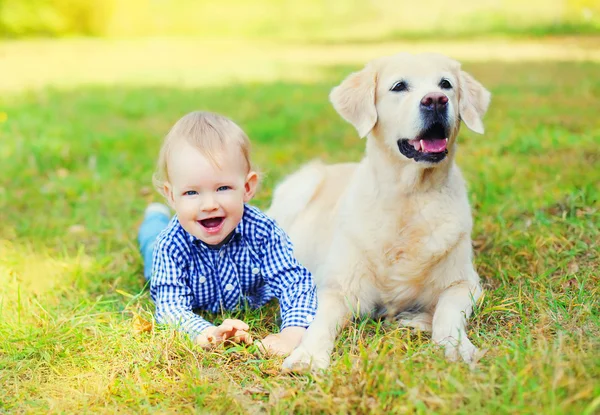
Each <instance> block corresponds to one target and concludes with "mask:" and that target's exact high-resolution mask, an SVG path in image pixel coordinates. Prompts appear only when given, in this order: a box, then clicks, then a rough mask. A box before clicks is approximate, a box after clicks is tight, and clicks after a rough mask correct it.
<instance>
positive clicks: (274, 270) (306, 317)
mask: <svg viewBox="0 0 600 415" xmlns="http://www.w3.org/2000/svg"><path fill="white" fill-rule="evenodd" d="M261 271H262V275H263V277H264V278H265V280H266V282H267V283H268V284H269V286H270V287H271V289H272V290H273V293H274V294H275V296H276V297H277V298H278V299H279V305H280V307H281V320H282V324H281V332H280V333H279V334H278V335H271V336H268V337H267V338H266V339H264V342H263V343H264V344H265V346H266V347H267V348H268V349H270V351H272V352H274V353H278V354H287V353H289V352H291V351H292V350H293V349H294V348H295V347H296V346H297V345H298V344H299V343H300V340H301V338H302V335H303V334H304V331H306V328H307V327H308V326H309V325H310V323H311V322H312V320H313V318H314V315H315V313H316V310H317V296H316V288H315V284H314V282H313V279H312V275H311V274H310V272H309V271H308V270H307V269H306V268H304V267H303V266H302V265H301V264H300V263H299V262H298V260H297V259H296V257H295V256H294V251H293V247H292V243H291V241H290V239H289V237H288V236H287V234H286V233H285V232H284V231H283V230H281V229H280V228H278V227H275V228H274V229H273V233H272V235H271V238H270V240H269V241H268V243H267V246H266V249H265V255H264V257H263V261H262V266H261Z"/></svg>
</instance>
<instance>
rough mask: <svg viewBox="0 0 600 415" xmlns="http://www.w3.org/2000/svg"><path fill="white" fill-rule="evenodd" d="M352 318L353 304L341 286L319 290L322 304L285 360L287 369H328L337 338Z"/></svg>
mask: <svg viewBox="0 0 600 415" xmlns="http://www.w3.org/2000/svg"><path fill="white" fill-rule="evenodd" d="M349 318H350V308H349V307H348V304H347V302H346V301H345V298H344V297H343V295H342V292H341V290H340V289H339V288H336V289H332V288H325V287H324V288H323V289H322V290H321V292H320V293H319V308H318V309H317V314H316V316H315V320H314V321H313V322H312V323H311V325H310V327H309V328H308V330H306V333H304V336H303V338H302V342H301V343H300V345H299V346H298V347H297V348H296V349H295V350H294V351H293V352H292V354H291V355H290V356H289V357H288V358H287V359H285V360H284V362H283V370H284V371H295V372H303V371H306V370H307V369H313V370H314V369H326V368H327V367H328V366H329V360H330V356H331V352H332V351H333V346H334V344H335V339H336V337H337V334H338V332H339V330H340V329H341V327H342V326H343V325H345V324H346V322H347V321H348V320H349Z"/></svg>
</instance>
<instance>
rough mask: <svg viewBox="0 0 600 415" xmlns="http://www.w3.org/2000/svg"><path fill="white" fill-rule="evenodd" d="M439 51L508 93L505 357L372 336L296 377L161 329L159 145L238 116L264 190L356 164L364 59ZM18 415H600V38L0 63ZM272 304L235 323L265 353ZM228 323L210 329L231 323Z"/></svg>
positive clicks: (493, 215)
mask: <svg viewBox="0 0 600 415" xmlns="http://www.w3.org/2000/svg"><path fill="white" fill-rule="evenodd" d="M400 50H412V51H417V50H436V51H439V52H442V53H446V54H448V55H451V56H453V57H455V58H458V59H460V60H462V61H463V68H464V69H465V70H467V71H469V72H470V73H472V74H473V75H474V76H475V77H476V78H477V79H479V80H480V81H481V82H482V83H483V84H484V85H485V86H487V87H488V88H489V89H490V90H491V91H492V94H493V100H492V105H491V107H490V110H489V112H488V114H487V116H486V118H485V124H486V134H485V136H477V135H475V134H471V133H470V132H468V131H467V130H466V128H465V129H463V130H462V133H461V136H460V138H459V143H461V144H460V149H459V155H458V163H459V165H460V166H461V168H462V170H463V172H464V175H465V178H466V179H467V181H468V182H469V187H470V200H471V202H472V207H473V213H474V219H475V228H474V233H473V239H474V246H475V251H476V259H475V262H476V266H477V269H478V270H479V273H480V275H481V277H482V280H483V283H484V286H485V288H486V295H485V297H484V298H483V300H482V301H481V302H480V304H479V305H478V307H477V309H476V312H475V314H474V316H473V317H472V319H471V321H470V326H469V336H470V338H471V339H472V341H473V343H474V344H475V345H477V346H478V347H480V348H484V349H487V350H488V352H487V354H486V355H485V356H484V358H483V359H482V360H481V361H480V362H479V364H478V365H477V367H475V368H474V369H470V368H468V367H467V366H466V365H462V364H450V363H447V362H446V361H445V360H444V359H443V354H442V353H441V352H440V351H439V350H438V349H437V348H436V347H434V346H433V345H432V344H431V342H430V340H429V338H428V337H427V336H426V335H420V334H412V333H411V332H410V331H409V330H407V329H404V328H401V327H398V326H397V325H396V324H394V323H393V322H382V321H373V320H370V319H364V320H362V321H359V322H357V324H355V325H353V326H351V327H349V328H347V329H345V330H344V331H343V333H342V335H341V337H340V339H339V340H338V342H337V346H336V349H335V352H334V354H335V355H334V358H333V365H332V367H331V369H330V371H328V372H326V373H324V374H319V375H314V376H284V375H280V374H279V366H280V364H281V360H280V359H263V358H261V357H257V356H255V355H253V354H252V353H251V350H247V349H244V348H241V347H232V348H228V349H217V350H214V351H212V352H204V351H201V350H197V349H194V348H192V347H191V345H190V344H189V343H188V342H187V341H185V339H181V338H179V337H178V336H176V335H174V334H173V333H172V332H171V331H169V330H159V329H154V330H151V331H147V330H145V326H144V322H145V321H148V320H151V315H152V310H153V307H152V303H151V301H150V298H149V293H148V291H147V290H144V289H143V286H144V281H143V276H142V264H141V260H140V257H139V254H138V252H137V247H136V240H135V236H136V227H137V225H138V223H139V221H140V219H141V215H142V212H143V209H144V207H145V205H146V204H147V203H148V202H150V201H157V200H159V196H158V195H156V194H155V193H154V192H153V190H152V188H151V174H152V171H153V167H154V162H155V159H156V155H157V151H158V148H159V145H160V140H161V138H162V136H163V135H164V134H165V133H166V132H167V130H168V128H169V127H170V125H171V124H172V123H173V122H174V121H176V120H177V119H178V118H179V117H180V116H181V115H183V114H184V113H186V112H189V111H191V110H195V109H209V110H213V111H217V112H222V113H224V114H226V115H228V116H230V117H231V118H233V119H234V120H236V121H237V122H238V123H239V124H240V125H241V126H242V127H243V128H244V129H245V130H246V131H247V132H248V134H249V136H250V138H251V140H252V141H253V144H254V150H253V154H254V161H255V163H256V164H257V165H258V166H260V168H261V171H262V172H263V174H264V179H263V184H262V187H261V190H260V192H259V195H258V197H257V198H256V200H255V204H256V205H258V206H259V207H262V208H266V207H267V206H268V203H269V198H270V192H271V190H272V188H273V185H274V184H275V183H276V182H277V181H278V180H279V179H280V178H281V177H282V176H283V175H285V174H286V173H289V172H291V171H293V170H294V169H295V168H297V167H298V166H300V165H301V164H302V163H304V162H306V161H308V160H310V159H312V158H315V157H318V158H322V159H325V160H327V161H330V162H337V161H347V160H358V159H359V158H360V157H361V154H362V151H363V145H364V143H363V142H362V141H360V140H359V139H358V138H357V137H356V134H355V132H354V130H353V129H352V127H351V126H350V125H348V124H346V123H344V122H343V121H342V120H341V119H340V117H339V116H337V114H336V113H335V112H334V110H333V109H332V108H331V106H330V105H329V103H328V101H327V94H328V92H329V90H330V89H331V88H332V86H334V85H336V84H337V83H339V82H340V81H341V79H342V78H343V77H344V76H345V75H346V74H348V73H349V72H350V71H352V70H355V69H357V68H359V67H360V66H361V65H362V64H363V63H365V62H366V60H367V59H369V58H371V57H375V56H378V55H382V54H388V53H392V52H394V51H400ZM0 68H2V74H3V77H2V79H0V143H1V145H0V166H1V172H2V174H1V175H0V223H1V226H0V385H2V387H1V388H0V412H22V413H65V412H67V413H69V412H95V413H96V412H99V413H115V412H124V413H149V412H159V413H179V412H182V413H187V412H199V413H256V412H268V413H288V412H291V411H295V412H298V413H309V412H328V413H348V412H358V413H386V414H387V413H403V412H408V413H412V412H417V413H448V412H453V413H544V414H561V413H573V414H593V413H597V411H598V410H600V340H599V339H600V311H599V309H600V307H599V300H598V298H599V294H600V288H599V286H600V277H599V275H598V268H599V267H598V264H599V262H600V255H599V249H598V239H599V237H600V229H599V225H600V202H599V196H600V186H599V184H600V146H599V144H600V122H599V121H598V120H599V118H598V97H599V96H600V77H599V76H598V74H600V39H599V38H594V37H587V38H550V39H536V40H530V41H527V40H522V41H519V42H513V41H505V40H501V39H494V40H490V41H486V40H478V41H475V42H470V41H462V42H455V43H439V42H438V43H428V42H427V43H418V44H416V43H415V44H410V43H409V44H407V43H404V44H400V43H383V44H374V45H369V44H359V45H337V46H336V45H330V46H327V45H316V46H307V45H293V44H292V45H280V44H265V43H260V44H258V43H256V44H245V43H243V42H240V43H236V42H230V41H228V42H224V43H219V42H209V43H206V42H204V43H203V42H200V43H198V42H194V41H190V40H177V39H175V40H173V39H171V40H164V39H155V40H153V41H143V42H142V41H132V40H129V41H116V40H112V41H103V40H93V41H91V40H62V41H14V42H6V43H3V44H1V45H0ZM276 311H277V308H276V307H275V305H272V306H270V307H267V308H265V309H263V310H260V311H241V312H239V313H234V314H232V315H237V316H240V317H241V318H243V319H244V320H246V321H247V322H249V324H250V325H251V327H252V331H253V333H254V334H255V336H260V335H265V334H266V333H267V332H268V331H269V330H273V329H275V326H274V320H275V314H276ZM224 317H225V316H221V315H219V316H214V318H215V319H216V320H217V321H218V320H220V319H222V318H224Z"/></svg>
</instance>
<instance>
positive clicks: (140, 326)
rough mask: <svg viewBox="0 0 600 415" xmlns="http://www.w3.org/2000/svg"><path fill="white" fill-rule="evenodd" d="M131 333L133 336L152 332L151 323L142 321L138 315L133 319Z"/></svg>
mask: <svg viewBox="0 0 600 415" xmlns="http://www.w3.org/2000/svg"><path fill="white" fill-rule="evenodd" d="M132 325H133V332H134V333H135V334H140V333H145V332H150V331H152V322H150V321H148V320H146V319H144V318H143V317H141V316H139V315H135V316H134V317H133V322H132Z"/></svg>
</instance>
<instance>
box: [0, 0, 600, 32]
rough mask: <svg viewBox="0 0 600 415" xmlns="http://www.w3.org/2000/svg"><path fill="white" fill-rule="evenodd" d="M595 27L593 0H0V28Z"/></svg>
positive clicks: (598, 21) (598, 10)
mask: <svg viewBox="0 0 600 415" xmlns="http://www.w3.org/2000/svg"><path fill="white" fill-rule="evenodd" d="M599 28H600V2H599V1H598V0H529V1H523V0H455V1H446V0H428V1H406V0H404V1H403V0H304V1H302V2H301V4H300V3H299V2H298V1H296V0H253V1H246V0H229V1H222V2H221V1H209V0H96V1H91V0H0V34H1V35H3V36H8V37H23V36H78V35H84V36H116V37H123V36H165V35H169V36H171V35H175V36H180V35H193V36H201V37H239V36H245V37H252V38H263V39H264V38H275V39H287V40H320V41H341V42H347V41H349V40H359V39H360V40H361V41H366V40H373V39H382V38H386V39H394V38H402V37H427V38H432V37H436V36H439V35H441V34H450V35H456V36H465V35H473V34H478V33H486V34H490V33H495V34H537V35H543V34H552V33H554V34H556V33H583V32H594V31H597V30H598V29H599Z"/></svg>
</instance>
